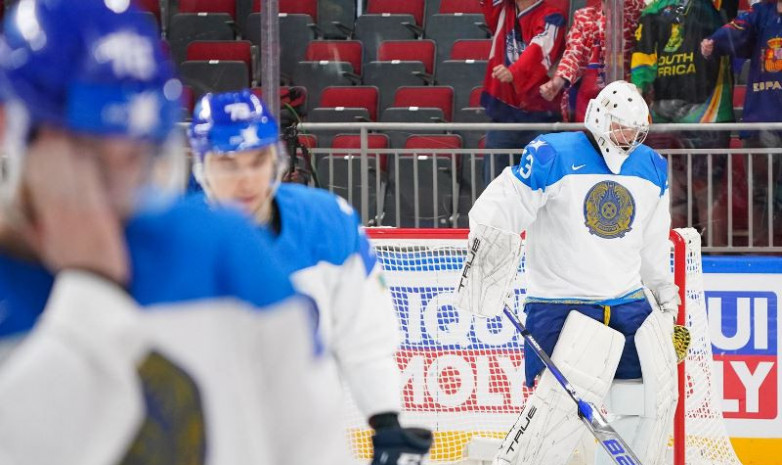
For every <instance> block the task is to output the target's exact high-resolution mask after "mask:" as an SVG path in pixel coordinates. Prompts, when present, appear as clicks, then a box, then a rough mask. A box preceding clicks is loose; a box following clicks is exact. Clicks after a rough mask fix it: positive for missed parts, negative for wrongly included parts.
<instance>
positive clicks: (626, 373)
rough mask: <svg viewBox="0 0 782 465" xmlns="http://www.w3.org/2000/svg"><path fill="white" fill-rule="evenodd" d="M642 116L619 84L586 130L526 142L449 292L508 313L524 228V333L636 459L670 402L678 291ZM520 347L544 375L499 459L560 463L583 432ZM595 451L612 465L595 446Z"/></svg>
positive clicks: (650, 464) (654, 447)
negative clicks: (607, 419) (610, 417)
mask: <svg viewBox="0 0 782 465" xmlns="http://www.w3.org/2000/svg"><path fill="white" fill-rule="evenodd" d="M649 121H650V120H649V109H648V108H647V105H646V103H645V102H644V99H643V98H642V97H641V95H640V94H639V93H638V91H637V90H636V88H635V86H633V85H632V84H629V83H627V82H624V81H616V82H613V83H611V84H609V85H608V86H606V87H605V88H604V89H603V90H602V91H600V93H599V94H598V95H597V97H596V98H595V99H593V100H592V101H591V102H590V103H589V106H588V108H587V111H586V121H585V124H586V127H587V129H588V132H587V133H583V132H570V133H559V134H546V135H542V136H540V137H538V138H537V139H536V140H534V141H533V142H531V143H530V144H529V145H528V146H527V147H526V148H525V150H524V153H523V155H522V159H521V163H519V164H518V165H517V166H514V167H512V168H506V169H505V171H504V172H503V173H502V175H501V176H500V177H499V178H497V179H496V180H495V181H493V182H492V183H491V184H490V185H489V186H488V187H487V188H486V190H485V191H484V192H483V194H482V195H481V196H480V198H478V200H477V201H476V203H475V205H474V206H473V208H472V209H471V210H470V234H469V247H470V256H469V257H468V260H467V265H466V266H465V268H464V271H463V276H462V278H461V281H460V283H459V289H458V296H457V302H458V306H459V307H460V308H463V309H469V310H471V311H472V312H474V313H476V314H479V315H484V316H493V315H497V314H499V313H501V312H502V309H503V307H504V305H505V300H506V298H507V295H508V292H509V285H510V282H511V279H512V278H513V276H514V275H515V273H516V269H517V267H518V264H519V259H520V255H521V247H522V246H521V240H520V236H519V235H520V233H521V232H522V231H526V234H527V235H526V246H525V250H526V254H525V257H526V270H527V276H528V287H527V298H526V301H525V306H524V311H525V313H526V314H527V319H526V326H527V329H528V330H529V331H530V332H531V333H532V335H533V336H534V337H535V339H536V340H537V341H538V342H539V343H540V345H541V346H542V348H543V349H544V350H545V351H546V352H547V353H548V354H553V355H552V359H553V361H554V363H555V364H556V365H557V366H558V367H559V369H560V370H561V371H562V372H563V374H564V375H565V377H566V378H567V379H568V380H569V381H570V382H571V384H572V385H573V386H574V387H575V388H576V390H577V392H578V393H579V395H581V396H582V398H584V399H585V400H587V401H590V402H593V403H595V404H596V405H600V404H601V403H602V402H604V401H605V403H606V406H607V408H608V411H609V412H610V413H611V414H615V415H616V418H617V419H616V420H615V421H614V422H613V423H612V424H613V426H614V428H615V429H616V430H617V432H619V434H620V435H622V437H623V438H624V439H625V440H626V441H627V442H628V444H630V446H631V447H632V448H633V450H634V451H635V453H636V454H637V455H638V457H639V459H640V460H641V463H642V464H643V465H656V464H662V463H664V458H665V457H664V455H665V454H664V451H665V448H666V444H667V441H668V435H669V432H670V430H671V428H672V426H673V415H674V410H675V406H676V401H677V390H676V387H677V384H676V355H675V352H674V347H673V344H672V334H673V323H674V320H675V316H676V313H677V310H678V289H677V287H676V285H675V284H674V283H673V277H672V275H671V272H670V245H669V242H668V235H669V228H670V222H671V220H670V214H669V212H668V182H667V178H666V176H667V165H666V160H665V159H664V158H662V157H661V156H660V155H658V154H657V153H655V152H654V151H653V150H652V149H650V148H649V147H647V146H645V145H643V144H642V142H643V140H644V138H645V136H646V134H647V132H648V130H649ZM644 287H645V288H647V289H648V290H649V291H650V293H649V294H648V295H647V294H646V293H645V291H644ZM524 355H525V371H526V384H527V386H530V387H532V386H533V385H534V384H535V380H536V377H538V376H540V377H539V378H538V379H537V384H536V387H535V391H534V393H533V394H532V396H531V397H530V398H529V399H528V401H527V403H526V405H525V406H524V410H523V411H522V414H521V415H520V416H519V419H518V421H517V422H516V424H515V425H514V426H513V429H512V430H511V431H510V433H509V434H508V436H507V437H506V438H505V440H504V441H503V443H502V446H501V449H500V451H499V452H498V453H497V456H496V457H495V464H525V465H543V464H545V465H561V464H564V463H566V462H567V460H568V457H569V456H570V454H571V453H572V451H573V449H574V447H575V445H576V443H577V442H578V439H579V437H580V436H581V434H580V433H581V432H583V431H584V430H583V429H582V423H581V421H580V420H579V419H578V417H577V409H576V405H575V404H574V403H573V402H572V400H571V399H570V398H569V397H568V396H567V394H566V393H565V391H564V390H563V389H562V388H561V386H559V385H558V383H557V382H556V381H555V379H554V377H553V376H552V375H551V373H550V372H548V371H547V370H546V371H543V364H542V362H541V361H540V359H539V358H538V357H537V356H535V354H534V353H533V352H532V351H531V350H525V354H524ZM542 371H543V373H542V374H541V372H542ZM596 460H597V461H598V462H602V463H612V462H611V460H610V459H609V457H608V456H607V455H606V454H605V453H604V452H603V451H602V450H600V451H598V454H597V457H596Z"/></svg>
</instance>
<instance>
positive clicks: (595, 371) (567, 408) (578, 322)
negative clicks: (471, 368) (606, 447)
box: [494, 311, 625, 465]
mask: <svg viewBox="0 0 782 465" xmlns="http://www.w3.org/2000/svg"><path fill="white" fill-rule="evenodd" d="M624 343H625V338H624V336H623V335H622V334H621V333H619V332H618V331H615V330H613V329H611V328H609V327H608V326H605V325H603V324H601V323H599V322H597V321H595V320H593V319H592V318H589V317H588V316H586V315H583V314H581V313H579V312H576V311H572V312H570V314H569V315H568V317H567V319H566V320H565V325H564V326H563V328H562V332H561V333H560V336H559V340H558V341H557V345H556V346H555V348H554V353H553V354H552V356H551V359H552V360H553V362H554V364H555V365H556V366H557V367H558V368H559V369H560V371H562V373H563V374H564V375H565V378H567V380H568V381H570V383H571V384H572V385H573V387H574V388H575V389H576V392H577V393H578V394H579V395H580V396H581V397H582V398H583V399H584V400H586V401H589V402H593V403H599V402H600V401H601V400H602V399H603V397H605V395H606V393H607V392H608V389H609V388H610V386H611V380H612V379H613V378H614V373H615V372H616V368H617V366H618V365H619V359H620V357H621V355H622V350H623V349H624ZM582 428H583V426H582V423H581V420H580V419H579V417H578V409H577V407H576V404H575V403H574V402H573V400H572V399H570V397H569V396H568V394H567V393H566V392H565V390H564V389H563V388H562V386H560V385H559V383H558V382H557V381H556V379H555V378H554V376H553V375H551V373H550V372H549V371H548V370H546V371H544V372H543V375H542V376H541V377H540V380H539V381H538V384H537V387H536V388H535V391H534V393H533V394H532V396H530V398H529V399H528V400H527V402H526V404H525V406H524V409H523V410H522V413H521V414H520V415H519V418H518V420H517V421H516V423H515V424H514V425H513V428H512V429H511V430H510V432H509V433H508V435H507V436H506V437H505V439H504V440H503V442H502V445H501V446H500V450H499V451H498V453H497V456H496V457H495V459H494V464H495V465H509V464H512V465H517V464H518V465H520V464H524V465H544V464H545V465H564V464H565V463H566V462H567V460H568V458H569V457H570V455H571V453H572V452H573V449H574V448H575V447H576V445H577V444H578V441H579V438H580V437H581V433H582V432H583V429H582Z"/></svg>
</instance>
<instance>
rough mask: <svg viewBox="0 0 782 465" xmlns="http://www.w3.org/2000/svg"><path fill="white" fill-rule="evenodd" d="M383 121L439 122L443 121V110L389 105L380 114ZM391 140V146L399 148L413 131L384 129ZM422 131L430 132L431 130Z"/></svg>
mask: <svg viewBox="0 0 782 465" xmlns="http://www.w3.org/2000/svg"><path fill="white" fill-rule="evenodd" d="M380 121H381V122H384V123H391V122H394V123H441V122H443V110H441V109H439V108H418V107H391V108H386V110H385V111H383V113H382V115H381V116H380ZM384 132H385V133H386V134H387V135H388V137H389V139H390V140H391V147H393V148H398V149H401V148H403V147H404V145H405V141H406V140H407V138H408V137H409V136H411V135H413V134H416V132H415V131H391V130H388V131H384ZM424 132H428V133H430V134H431V133H432V131H431V130H427V131H424Z"/></svg>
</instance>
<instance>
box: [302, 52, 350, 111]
mask: <svg viewBox="0 0 782 465" xmlns="http://www.w3.org/2000/svg"><path fill="white" fill-rule="evenodd" d="M353 76H355V75H354V74H353V67H352V66H350V63H348V62H345V61H300V62H299V63H297V64H296V67H295V68H294V70H293V82H294V83H295V84H296V85H297V86H304V87H306V88H307V111H309V110H312V109H313V108H315V107H316V106H317V105H318V102H320V93H321V91H322V90H323V89H325V88H326V87H328V86H349V85H351V84H355V80H354V77H353Z"/></svg>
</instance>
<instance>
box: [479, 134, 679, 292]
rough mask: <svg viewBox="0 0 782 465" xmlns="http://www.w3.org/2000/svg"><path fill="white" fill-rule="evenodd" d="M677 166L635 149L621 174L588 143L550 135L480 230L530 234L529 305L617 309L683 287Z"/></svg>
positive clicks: (507, 180) (482, 207)
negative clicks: (566, 303) (647, 293)
mask: <svg viewBox="0 0 782 465" xmlns="http://www.w3.org/2000/svg"><path fill="white" fill-rule="evenodd" d="M667 169H668V168H667V162H666V160H665V159H664V158H663V157H661V156H660V155H659V154H657V153H656V152H654V150H652V149H651V148H649V147H647V146H645V145H641V146H640V147H638V148H637V149H636V150H634V151H633V152H632V153H631V154H630V156H629V157H628V159H627V160H626V161H625V163H624V164H623V165H622V169H621V171H620V173H619V174H616V175H615V174H612V173H611V172H610V171H609V170H608V167H607V166H606V164H605V162H604V160H603V157H602V156H601V155H600V153H598V152H597V150H596V149H595V148H594V147H593V145H592V144H591V143H590V141H589V139H588V137H587V136H586V134H584V133H582V132H569V133H558V134H546V135H542V136H540V137H538V138H537V139H535V140H534V141H532V142H531V143H530V144H529V145H527V147H526V148H525V150H524V152H523V154H522V156H521V162H520V163H519V164H518V165H517V166H514V167H511V168H506V169H505V171H503V173H502V174H501V175H500V176H499V177H498V178H497V179H495V180H494V181H493V182H492V183H491V184H490V185H489V186H488V187H487V188H486V190H485V191H484V192H483V194H482V195H481V196H480V198H478V200H477V201H476V202H475V204H474V205H473V208H472V209H471V210H470V214H469V216H470V225H471V226H473V225H475V224H485V225H489V226H493V227H495V228H498V229H502V230H504V231H512V232H514V233H520V232H521V231H524V230H526V247H525V252H526V270H527V283H528V287H527V295H528V299H536V300H546V299H552V300H586V301H597V302H602V303H605V304H611V305H617V304H619V303H623V302H624V301H629V300H638V299H639V298H642V294H639V291H641V285H642V284H643V285H645V286H647V287H649V288H650V289H652V290H653V291H654V290H657V289H660V288H664V287H668V286H672V285H673V279H672V276H671V270H670V244H669V241H668V235H669V230H670V226H671V218H670V212H669V206H668V174H667V173H668V171H667Z"/></svg>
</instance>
